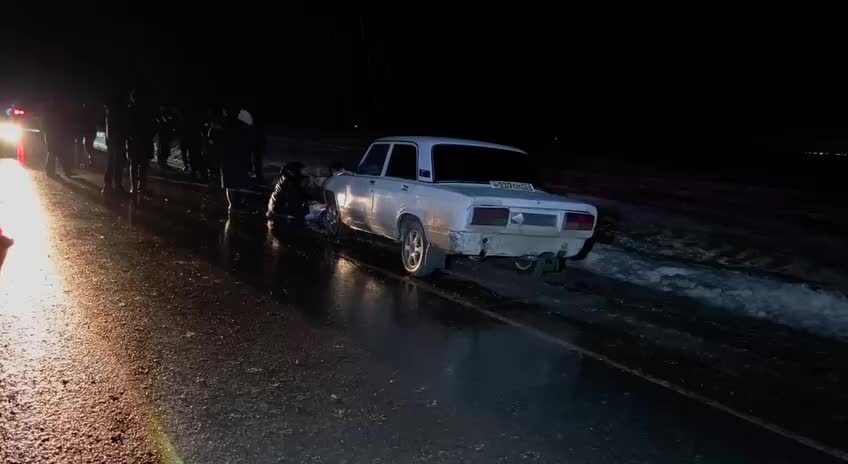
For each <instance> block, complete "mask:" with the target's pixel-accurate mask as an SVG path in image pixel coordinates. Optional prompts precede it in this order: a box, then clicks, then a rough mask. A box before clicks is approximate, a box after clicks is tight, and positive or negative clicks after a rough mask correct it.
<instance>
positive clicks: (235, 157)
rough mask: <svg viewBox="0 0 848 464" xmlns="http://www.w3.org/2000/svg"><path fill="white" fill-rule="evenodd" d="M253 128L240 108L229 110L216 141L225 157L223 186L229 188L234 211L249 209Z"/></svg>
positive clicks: (219, 152) (222, 159) (222, 170)
mask: <svg viewBox="0 0 848 464" xmlns="http://www.w3.org/2000/svg"><path fill="white" fill-rule="evenodd" d="M251 122H252V121H251ZM249 130H250V126H249V125H248V121H247V120H245V118H244V117H242V114H241V113H240V111H239V110H238V109H237V108H230V109H226V110H225V111H224V119H223V124H222V127H221V129H220V131H219V132H218V137H217V138H218V140H215V141H214V143H215V145H216V151H217V153H218V155H219V159H220V160H221V186H222V187H223V188H224V189H226V192H227V202H228V203H229V209H228V211H229V212H230V213H232V212H234V211H236V212H237V211H239V210H242V209H244V208H245V206H246V199H247V196H246V195H247V194H248V193H249V183H250V138H249V137H250V132H249ZM219 141H220V144H219Z"/></svg>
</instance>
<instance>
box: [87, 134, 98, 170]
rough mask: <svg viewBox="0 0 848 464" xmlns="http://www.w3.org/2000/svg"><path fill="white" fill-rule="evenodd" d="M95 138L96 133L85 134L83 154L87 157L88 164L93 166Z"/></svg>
mask: <svg viewBox="0 0 848 464" xmlns="http://www.w3.org/2000/svg"><path fill="white" fill-rule="evenodd" d="M95 137H97V131H89V132H88V133H87V134H85V152H86V154H87V155H88V164H89V165H92V164H94V138H95Z"/></svg>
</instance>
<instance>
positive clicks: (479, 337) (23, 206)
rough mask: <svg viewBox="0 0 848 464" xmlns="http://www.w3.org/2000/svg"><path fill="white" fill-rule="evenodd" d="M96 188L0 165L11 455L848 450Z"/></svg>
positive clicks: (209, 206)
mask: <svg viewBox="0 0 848 464" xmlns="http://www.w3.org/2000/svg"><path fill="white" fill-rule="evenodd" d="M96 184H97V183H96V177H95V176H91V175H88V176H80V177H79V178H76V179H64V178H60V179H59V180H56V181H53V180H49V179H47V178H45V177H44V176H43V175H42V174H40V173H37V172H33V171H29V170H26V169H23V168H21V167H20V166H18V165H17V164H16V163H15V162H14V161H6V160H4V161H2V162H0V221H2V227H3V228H4V230H5V231H6V232H7V233H8V234H9V235H10V236H13V237H14V238H15V239H16V242H17V243H16V245H15V247H14V248H13V249H12V250H11V251H10V254H9V257H8V259H7V262H6V264H5V265H4V268H3V270H2V274H0V462H9V463H13V462H19V463H25V462H33V463H34V462H104V463H107V462H108V463H114V462H133V463H135V462H163V463H180V462H184V463H265V462H268V463H276V462H297V463H301V462H310V463H343V462H344V463H359V462H365V463H377V462H383V463H401V462H445V463H447V462H451V463H455V462H479V463H493V462H550V463H555V462H569V463H581V462H585V463H599V462H609V463H619V462H628V463H638V462H645V463H648V462H650V463H666V462H667V463H679V462H699V463H700V462H704V463H707V462H715V463H736V462H738V463H749V462H778V463H780V462H786V463H797V462H806V463H813V462H840V461H839V459H837V458H836V457H834V456H833V454H834V453H828V452H827V450H825V452H822V451H818V450H816V449H814V448H815V447H811V446H808V445H805V444H804V443H800V442H799V441H798V440H795V439H792V438H791V437H789V438H788V437H786V436H784V435H781V434H780V433H775V432H774V431H770V430H767V427H766V428H764V427H762V426H759V425H756V424H752V423H751V422H750V421H747V420H743V419H740V418H739V417H736V416H734V415H732V414H729V413H727V412H726V411H722V410H719V409H716V408H715V407H711V406H709V405H705V404H704V403H703V402H702V401H697V400H693V399H691V398H687V397H686V396H684V395H681V394H680V393H679V392H676V391H673V390H672V389H669V388H665V387H663V386H660V385H657V384H656V383H654V382H651V381H650V380H646V376H644V375H634V371H631V372H628V371H626V370H622V369H621V368H620V367H616V363H615V362H614V360H610V359H606V358H601V359H599V357H598V356H596V355H595V354H594V353H597V351H598V350H600V349H601V348H602V345H604V344H605V343H611V342H609V340H608V339H606V338H605V337H604V336H603V335H599V334H598V333H595V332H593V331H592V330H590V329H587V328H586V327H585V326H583V325H580V324H564V323H560V324H559V325H558V328H557V330H555V331H549V332H545V333H544V334H540V333H539V332H538V331H534V330H528V329H527V326H528V325H530V324H536V323H537V322H538V321H537V320H536V318H537V315H535V314H534V312H533V308H532V307H530V306H528V305H526V304H523V303H522V302H521V301H518V300H509V301H502V302H501V304H500V306H497V307H495V306H494V305H492V304H491V301H489V300H490V299H491V298H492V295H491V294H487V293H486V292H485V291H482V290H480V289H476V288H473V287H471V286H470V285H467V284H463V283H457V282H452V281H450V279H447V280H445V281H444V282H442V283H440V282H436V284H431V283H419V282H417V281H414V280H408V279H404V278H399V277H397V266H396V265H395V264H393V261H390V260H388V259H383V258H382V257H381V254H382V251H380V248H379V247H368V246H367V244H366V245H363V244H360V243H358V242H354V243H352V244H350V245H341V246H338V245H335V244H332V243H330V242H328V241H327V240H325V239H323V238H322V237H320V236H319V235H317V234H315V233H313V232H311V231H310V230H308V229H304V228H300V227H294V226H285V225H283V226H276V227H274V228H269V227H267V225H266V224H265V223H264V221H261V220H259V219H258V218H256V217H254V218H250V217H243V218H238V219H235V220H230V221H227V220H225V219H224V211H223V208H222V207H221V206H220V205H218V204H217V203H216V202H215V200H214V197H209V195H207V194H205V193H203V192H204V190H205V189H204V188H203V187H202V186H196V185H191V184H185V183H181V182H171V181H167V180H154V182H153V184H152V190H153V194H152V197H151V198H148V199H141V200H140V201H139V202H137V203H136V202H130V201H117V202H110V203H104V202H103V201H101V200H100V199H99V198H98V196H97V187H98V185H96ZM189 198H190V200H188V199H189ZM210 198H211V199H210ZM575 298H577V297H575ZM485 308H488V309H485ZM492 308H496V309H497V311H494V310H493V309H492ZM480 309H484V310H482V311H481V310H480ZM498 315H507V316H508V317H506V316H505V317H493V316H498ZM538 317H547V316H538ZM515 321H518V322H519V323H515ZM534 326H535V325H534ZM557 340H559V341H560V342H561V343H558V342H557ZM587 346H588V347H594V349H593V350H587V349H580V347H584V348H585V347H587ZM624 351H626V350H624V349H623V348H619V349H615V350H613V351H611V352H617V353H622V355H623V352H624ZM610 361H612V362H610ZM635 373H636V374H639V372H635ZM647 377H648V378H649V379H650V376H647ZM772 406H774V407H777V408H779V407H780V405H779V404H772ZM816 443H818V442H816Z"/></svg>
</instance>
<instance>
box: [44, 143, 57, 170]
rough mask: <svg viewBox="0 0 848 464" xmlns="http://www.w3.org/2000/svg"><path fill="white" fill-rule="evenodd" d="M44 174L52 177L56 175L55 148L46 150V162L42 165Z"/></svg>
mask: <svg viewBox="0 0 848 464" xmlns="http://www.w3.org/2000/svg"><path fill="white" fill-rule="evenodd" d="M44 172H45V173H47V175H48V176H50V177H54V176H55V175H56V150H55V148H50V147H48V149H47V161H46V162H45V163H44Z"/></svg>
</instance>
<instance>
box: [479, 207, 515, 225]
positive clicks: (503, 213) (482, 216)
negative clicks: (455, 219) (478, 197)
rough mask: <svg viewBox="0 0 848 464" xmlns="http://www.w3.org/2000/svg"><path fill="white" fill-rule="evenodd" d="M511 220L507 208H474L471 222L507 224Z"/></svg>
mask: <svg viewBox="0 0 848 464" xmlns="http://www.w3.org/2000/svg"><path fill="white" fill-rule="evenodd" d="M508 221H509V209H507V208H474V214H473V215H472V216H471V224H472V225H475V226H506V223H507V222H508Z"/></svg>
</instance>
